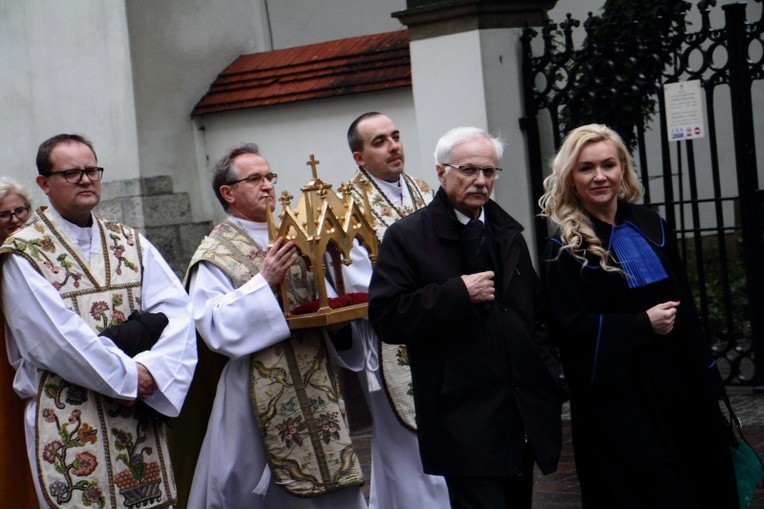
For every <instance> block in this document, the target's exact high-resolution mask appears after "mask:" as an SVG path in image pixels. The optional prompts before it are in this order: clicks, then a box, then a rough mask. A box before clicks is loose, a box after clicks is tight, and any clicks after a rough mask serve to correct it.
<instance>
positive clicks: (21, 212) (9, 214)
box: [0, 207, 29, 223]
mask: <svg viewBox="0 0 764 509" xmlns="http://www.w3.org/2000/svg"><path fill="white" fill-rule="evenodd" d="M28 215H29V207H19V208H17V209H13V210H4V211H2V212H0V223H10V222H11V218H13V217H16V218H18V219H19V221H23V220H24V219H26V218H27V216H28Z"/></svg>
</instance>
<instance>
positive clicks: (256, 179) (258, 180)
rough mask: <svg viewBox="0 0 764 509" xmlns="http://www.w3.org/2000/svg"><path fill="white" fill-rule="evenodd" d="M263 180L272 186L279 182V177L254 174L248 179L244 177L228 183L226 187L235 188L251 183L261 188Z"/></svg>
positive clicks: (271, 174) (270, 174)
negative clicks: (235, 186) (240, 184)
mask: <svg viewBox="0 0 764 509" xmlns="http://www.w3.org/2000/svg"><path fill="white" fill-rule="evenodd" d="M263 179H265V180H267V181H268V182H270V183H271V184H275V183H276V182H278V179H279V176H278V175H276V174H275V173H267V174H265V175H260V174H259V173H253V174H252V175H249V176H248V177H244V178H243V179H239V180H232V181H231V182H227V183H226V184H225V185H227V186H234V185H236V184H238V183H240V182H249V183H250V184H254V185H256V186H259V185H262V183H263Z"/></svg>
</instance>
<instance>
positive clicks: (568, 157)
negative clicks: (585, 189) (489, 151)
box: [539, 124, 643, 272]
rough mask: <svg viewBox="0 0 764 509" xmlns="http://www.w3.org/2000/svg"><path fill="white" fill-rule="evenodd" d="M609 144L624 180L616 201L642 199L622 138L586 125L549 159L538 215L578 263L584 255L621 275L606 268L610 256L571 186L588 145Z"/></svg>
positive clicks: (584, 259) (603, 126) (592, 125)
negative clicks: (549, 171) (555, 230)
mask: <svg viewBox="0 0 764 509" xmlns="http://www.w3.org/2000/svg"><path fill="white" fill-rule="evenodd" d="M600 141H609V142H610V143H612V144H613V146H614V147H615V149H616V153H617V154H618V160H619V162H620V163H621V168H622V169H623V179H622V180H621V186H620V188H619V189H618V200H619V201H625V202H629V203H634V202H636V201H637V200H638V199H639V198H641V197H642V192H643V189H642V185H641V184H640V183H639V181H638V180H637V174H636V172H635V171H634V166H633V164H632V162H631V157H630V156H629V152H628V150H627V149H626V145H625V144H624V143H623V140H622V139H621V137H620V136H619V135H618V133H616V132H615V131H614V130H612V129H610V128H609V127H607V126H605V125H602V124H588V125H584V126H581V127H577V128H576V129H573V130H572V131H571V132H570V133H568V135H567V136H566V137H565V139H564V140H563V143H562V146H561V147H560V150H559V151H558V152H557V155H555V157H554V159H553V160H552V164H551V167H552V174H551V175H549V176H548V177H547V178H545V179H544V189H545V191H546V192H545V193H544V195H543V196H542V197H541V198H540V199H539V206H540V207H541V216H543V217H548V218H549V220H550V221H551V222H552V223H553V224H555V225H556V226H558V227H559V229H560V238H561V239H562V247H560V251H559V252H562V251H563V250H565V249H568V250H570V252H571V253H572V254H573V256H575V257H576V258H578V259H579V260H581V261H582V262H583V263H586V262H587V259H586V256H587V254H592V255H594V257H595V258H597V259H598V260H599V266H600V267H601V268H602V269H603V270H606V271H610V272H620V271H621V269H619V268H617V267H613V266H612V265H608V259H609V258H610V255H609V253H608V251H607V250H606V249H605V248H604V247H603V246H602V242H600V240H599V238H597V235H596V234H595V233H594V228H593V227H592V223H591V221H590V219H589V216H588V215H587V214H586V210H585V209H584V206H583V203H582V202H581V198H580V197H579V196H578V193H577V192H576V188H575V186H574V185H573V170H574V169H575V167H576V163H577V162H578V158H579V156H580V154H581V150H583V148H584V147H585V146H586V145H589V144H590V143H596V142H600Z"/></svg>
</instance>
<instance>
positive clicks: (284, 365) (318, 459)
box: [190, 220, 363, 497]
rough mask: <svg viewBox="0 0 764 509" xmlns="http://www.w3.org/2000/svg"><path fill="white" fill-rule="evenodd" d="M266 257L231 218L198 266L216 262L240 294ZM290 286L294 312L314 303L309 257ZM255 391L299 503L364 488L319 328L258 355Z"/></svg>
mask: <svg viewBox="0 0 764 509" xmlns="http://www.w3.org/2000/svg"><path fill="white" fill-rule="evenodd" d="M264 258H265V250H264V249H262V248H261V247H260V246H258V245H257V243H256V242H255V241H254V240H253V239H252V238H251V237H250V236H249V235H247V233H246V232H245V231H243V230H242V229H240V228H239V227H238V226H236V225H235V224H233V223H232V222H230V221H228V220H226V221H223V222H222V223H220V224H219V225H217V226H216V227H215V228H214V229H213V230H212V232H211V233H210V235H209V236H207V237H205V238H204V240H202V243H201V245H200V246H199V248H198V250H197V252H196V254H195V255H194V257H193V259H192V260H191V265H190V266H191V267H193V266H194V264H196V263H197V262H199V261H202V260H204V261H207V262H209V263H212V264H214V265H216V266H217V267H219V268H220V269H221V270H223V271H224V272H225V273H226V274H227V275H228V276H229V277H230V278H231V280H232V281H233V283H234V285H235V286H236V287H237V288H238V287H240V286H241V285H243V284H244V283H246V282H247V281H249V280H250V279H251V278H252V277H253V276H255V275H256V274H257V273H258V272H259V267H260V265H261V264H262V262H263V259H264ZM285 281H286V283H287V287H288V291H287V294H288V299H289V302H288V303H287V305H288V306H290V308H294V307H295V306H297V305H299V304H302V303H303V302H306V301H308V300H311V299H313V298H314V295H315V284H314V281H313V273H312V272H309V271H307V270H306V269H305V266H304V264H303V263H302V259H299V261H298V263H297V264H295V265H294V266H293V267H292V268H291V269H290V271H289V272H288V274H287V276H286V279H285ZM282 305H283V304H282ZM249 385H250V397H251V400H252V405H253V407H254V409H255V412H256V416H257V425H258V428H259V432H260V435H261V437H262V439H263V444H264V447H265V451H266V455H267V457H268V464H269V466H270V468H271V471H272V473H273V476H274V478H275V480H276V483H277V484H279V485H280V486H282V487H283V488H284V489H285V490H286V491H287V492H289V493H290V494H292V495H295V496H298V497H314V496H318V495H323V494H326V493H329V492H332V491H336V490H339V489H341V488H346V487H349V486H360V485H361V484H363V473H362V472H361V468H360V465H359V462H358V457H357V456H356V453H355V450H354V448H353V445H352V443H351V441H350V432H349V429H348V424H347V417H346V415H345V410H344V402H343V400H342V396H341V394H340V392H339V386H338V383H337V379H336V375H335V373H334V371H333V369H332V367H331V365H330V364H329V362H328V359H327V350H326V347H325V345H324V344H323V340H322V338H321V335H320V333H319V331H318V330H316V329H302V330H295V331H292V333H291V337H290V338H288V339H286V340H284V341H281V342H279V343H278V344H276V345H273V346H271V347H269V348H266V349H264V350H261V351H259V352H255V353H253V354H252V355H251V356H250V380H249Z"/></svg>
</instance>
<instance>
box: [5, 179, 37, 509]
mask: <svg viewBox="0 0 764 509" xmlns="http://www.w3.org/2000/svg"><path fill="white" fill-rule="evenodd" d="M31 212H32V198H31V197H30V195H29V193H28V192H27V190H26V189H24V188H23V187H22V186H21V184H19V183H18V182H16V181H15V180H13V179H11V178H8V177H0V244H2V243H3V242H4V241H5V239H6V238H7V237H8V236H9V235H12V234H13V232H15V231H17V230H18V229H20V228H21V227H22V226H24V224H25V223H26V221H27V219H28V218H29V215H30V214H31ZM0 345H2V348H3V349H2V351H0V436H2V437H3V438H4V441H5V444H6V445H5V447H4V448H3V449H4V451H3V456H4V459H3V460H2V461H0V494H2V495H1V498H2V501H3V506H4V507H29V508H32V507H37V496H36V495H35V492H34V485H33V484H32V478H31V477H30V474H29V469H28V468H27V467H26V465H25V464H24V463H25V462H24V458H26V443H25V442H24V427H23V422H24V421H23V419H24V401H23V400H22V399H21V398H19V397H18V395H16V393H15V392H13V375H14V370H13V368H12V367H11V365H10V364H9V363H8V356H7V355H6V354H5V319H4V317H3V316H2V315H0Z"/></svg>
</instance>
